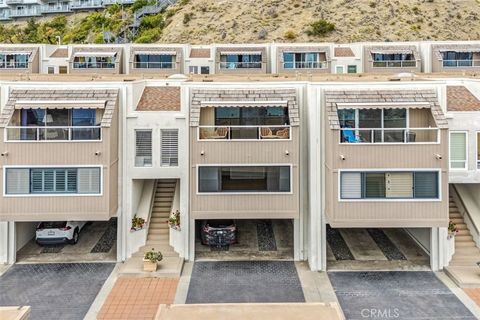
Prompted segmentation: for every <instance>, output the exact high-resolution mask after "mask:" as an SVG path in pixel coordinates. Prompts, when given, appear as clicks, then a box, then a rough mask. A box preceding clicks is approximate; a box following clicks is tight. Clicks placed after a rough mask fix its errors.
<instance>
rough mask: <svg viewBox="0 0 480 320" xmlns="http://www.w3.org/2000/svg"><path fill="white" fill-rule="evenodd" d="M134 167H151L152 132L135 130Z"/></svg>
mask: <svg viewBox="0 0 480 320" xmlns="http://www.w3.org/2000/svg"><path fill="white" fill-rule="evenodd" d="M135 166H136V167H150V166H152V130H135Z"/></svg>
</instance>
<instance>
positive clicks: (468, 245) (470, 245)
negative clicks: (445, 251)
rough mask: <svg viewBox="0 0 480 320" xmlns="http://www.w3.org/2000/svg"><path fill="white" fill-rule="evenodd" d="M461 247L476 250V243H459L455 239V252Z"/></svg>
mask: <svg viewBox="0 0 480 320" xmlns="http://www.w3.org/2000/svg"><path fill="white" fill-rule="evenodd" d="M460 247H462V248H467V247H472V248H475V247H476V245H475V242H473V241H457V239H455V252H456V251H457V249H458V248H460Z"/></svg>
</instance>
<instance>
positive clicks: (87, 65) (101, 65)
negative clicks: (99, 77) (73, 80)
mask: <svg viewBox="0 0 480 320" xmlns="http://www.w3.org/2000/svg"><path fill="white" fill-rule="evenodd" d="M115 65H116V63H115V62H73V68H74V69H114V68H115Z"/></svg>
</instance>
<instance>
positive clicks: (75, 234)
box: [71, 229, 78, 244]
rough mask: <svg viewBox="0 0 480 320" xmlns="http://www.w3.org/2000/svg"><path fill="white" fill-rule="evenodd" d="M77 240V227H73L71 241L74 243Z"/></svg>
mask: <svg viewBox="0 0 480 320" xmlns="http://www.w3.org/2000/svg"><path fill="white" fill-rule="evenodd" d="M77 242H78V229H75V231H73V237H72V241H71V243H72V244H76V243H77Z"/></svg>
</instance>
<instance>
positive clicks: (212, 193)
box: [195, 163, 294, 196]
mask: <svg viewBox="0 0 480 320" xmlns="http://www.w3.org/2000/svg"><path fill="white" fill-rule="evenodd" d="M200 167H290V191H289V192H258V191H257V192H200V191H199V187H200V179H199V177H200V174H199V173H200ZM195 172H196V176H195V180H196V181H195V189H196V190H195V193H196V195H198V196H208V195H210V196H212V195H213V196H230V195H252V194H257V195H258V194H261V195H279V194H283V195H288V194H293V193H294V192H293V164H291V163H267V164H265V163H263V164H261V163H248V164H247V163H236V164H235V163H227V164H225V163H224V164H211V163H210V164H197V165H196V167H195Z"/></svg>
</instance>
